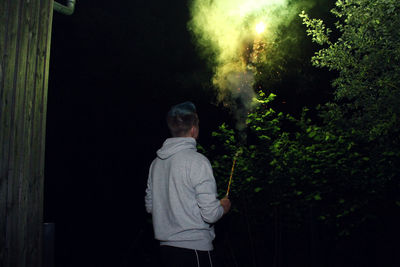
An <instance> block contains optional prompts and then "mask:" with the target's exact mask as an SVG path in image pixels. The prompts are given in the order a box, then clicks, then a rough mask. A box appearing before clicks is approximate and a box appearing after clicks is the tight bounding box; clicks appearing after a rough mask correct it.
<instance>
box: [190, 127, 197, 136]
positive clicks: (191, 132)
mask: <svg viewBox="0 0 400 267" xmlns="http://www.w3.org/2000/svg"><path fill="white" fill-rule="evenodd" d="M195 133H196V129H195V126H192V128H190V136H191V137H194V135H195Z"/></svg>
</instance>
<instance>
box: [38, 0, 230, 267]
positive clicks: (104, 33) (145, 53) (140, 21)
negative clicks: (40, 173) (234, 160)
mask: <svg viewBox="0 0 400 267" xmlns="http://www.w3.org/2000/svg"><path fill="white" fill-rule="evenodd" d="M189 18H190V16H189V10H188V1H187V0H175V1H157V2H156V1H144V0H142V1H127V0H124V1H122V0H119V1H79V0H78V1H77V5H76V10H75V13H74V14H73V15H72V16H65V15H62V14H59V13H54V17H53V32H52V43H51V61H50V77H49V92H48V110H47V137H46V163H45V164H46V166H45V199H44V201H45V203H44V209H45V212H44V220H45V222H54V223H55V224H56V258H57V259H56V261H57V266H130V265H129V264H131V265H132V264H133V263H136V264H137V266H150V264H156V263H157V259H154V257H153V259H152V262H148V260H149V258H150V259H151V255H152V253H153V252H154V249H155V248H156V247H157V245H156V243H155V241H154V240H153V236H152V232H151V224H150V223H149V219H150V217H149V216H147V215H146V213H145V210H144V190H145V184H146V180H147V172H148V167H149V165H150V163H151V161H152V160H153V158H154V157H155V151H156V150H157V149H158V148H159V147H160V146H161V144H162V143H163V141H164V139H165V138H167V137H168V136H169V133H168V131H167V127H166V124H165V120H164V119H165V114H166V112H167V111H168V109H169V107H170V106H171V105H173V104H176V103H179V102H183V101H186V100H190V101H193V102H194V103H195V104H196V105H197V108H198V111H199V115H200V127H201V132H200V140H199V142H200V143H202V144H206V145H207V144H210V143H211V142H212V139H211V131H212V130H215V129H216V128H217V126H218V125H220V124H221V123H222V122H223V121H229V120H231V117H230V115H229V113H228V112H227V111H226V110H224V109H221V106H220V105H216V104H215V92H214V90H212V88H211V87H210V82H209V81H210V79H211V76H212V73H211V71H210V69H209V68H207V65H206V62H205V60H203V59H202V58H200V56H199V53H198V52H197V51H196V48H195V46H194V44H193V40H192V36H191V34H190V33H189V32H188V30H187V26H186V25H187V22H188V20H189ZM149 255H150V256H149ZM146 261H147V262H146ZM143 262H146V263H143ZM139 263H143V264H139Z"/></svg>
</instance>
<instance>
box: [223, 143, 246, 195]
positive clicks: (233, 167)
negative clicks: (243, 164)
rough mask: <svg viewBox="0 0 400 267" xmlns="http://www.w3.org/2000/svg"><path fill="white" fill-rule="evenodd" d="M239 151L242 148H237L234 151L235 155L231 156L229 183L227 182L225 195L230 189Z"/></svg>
mask: <svg viewBox="0 0 400 267" xmlns="http://www.w3.org/2000/svg"><path fill="white" fill-rule="evenodd" d="M241 152H242V150H241V149H239V150H238V151H237V152H236V154H235V157H234V158H233V163H232V169H231V175H230V177H229V183H228V190H227V191H226V195H225V197H229V191H230V189H231V183H232V177H233V171H234V170H235V164H236V160H237V158H238V157H239V155H240V153H241Z"/></svg>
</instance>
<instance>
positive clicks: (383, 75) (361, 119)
mask: <svg viewBox="0 0 400 267" xmlns="http://www.w3.org/2000/svg"><path fill="white" fill-rule="evenodd" d="M332 13H333V14H334V15H335V16H336V17H337V18H338V21H337V22H336V23H335V25H336V29H337V30H338V38H337V39H336V40H335V41H333V40H332V39H333V38H331V33H332V30H331V29H329V28H327V27H326V26H325V25H324V23H323V21H322V20H320V19H310V18H309V17H308V15H307V14H306V13H305V12H304V11H303V12H302V13H301V14H300V16H301V17H302V18H303V23H304V24H305V25H306V26H307V28H308V29H307V32H308V35H311V36H312V40H313V41H314V42H316V43H318V44H320V45H324V46H326V47H325V48H323V49H321V50H319V51H318V52H316V54H315V55H314V57H313V58H312V63H313V65H314V66H316V67H320V68H323V67H327V68H329V69H330V70H335V71H338V73H339V77H338V78H336V79H335V80H334V81H333V86H334V87H335V89H336V90H335V97H336V100H337V101H338V103H339V108H340V112H339V113H337V114H335V115H342V116H343V117H345V120H346V123H347V124H348V126H350V127H354V128H355V129H357V130H359V131H360V132H359V133H360V135H362V136H363V138H366V139H368V140H373V139H375V138H378V137H379V136H381V135H387V134H388V133H390V132H393V129H396V128H398V126H399V122H400V120H399V115H400V64H399V63H400V27H399V25H400V16H399V13H400V2H399V1H397V0H383V1H382V0H338V1H337V2H336V8H335V9H333V10H332Z"/></svg>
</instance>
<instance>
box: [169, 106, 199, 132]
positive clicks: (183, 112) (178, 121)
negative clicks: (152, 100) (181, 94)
mask: <svg viewBox="0 0 400 267" xmlns="http://www.w3.org/2000/svg"><path fill="white" fill-rule="evenodd" d="M167 124H168V128H169V130H170V131H171V134H172V136H173V137H182V136H185V135H186V134H187V133H188V132H189V130H190V129H191V128H192V127H193V126H198V125H199V117H198V116H197V112H196V106H195V105H194V104H193V103H192V102H190V101H186V102H184V103H181V104H177V105H175V106H172V107H171V109H170V110H169V112H168V114H167Z"/></svg>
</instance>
